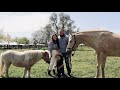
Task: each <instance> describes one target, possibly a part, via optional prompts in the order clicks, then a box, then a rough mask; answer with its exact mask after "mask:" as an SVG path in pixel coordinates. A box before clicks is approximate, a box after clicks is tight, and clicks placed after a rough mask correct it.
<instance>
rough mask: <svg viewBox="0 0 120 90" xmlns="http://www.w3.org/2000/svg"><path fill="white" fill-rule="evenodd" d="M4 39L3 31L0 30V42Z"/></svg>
mask: <svg viewBox="0 0 120 90" xmlns="http://www.w3.org/2000/svg"><path fill="white" fill-rule="evenodd" d="M3 39H4V31H3V30H2V29H1V30H0V42H2V40H3Z"/></svg>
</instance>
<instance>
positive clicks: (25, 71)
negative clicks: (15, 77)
mask: <svg viewBox="0 0 120 90" xmlns="http://www.w3.org/2000/svg"><path fill="white" fill-rule="evenodd" d="M26 73H27V69H26V68H25V69H24V73H23V76H22V78H25V75H26Z"/></svg>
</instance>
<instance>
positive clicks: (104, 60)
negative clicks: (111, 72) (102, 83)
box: [100, 53, 106, 78]
mask: <svg viewBox="0 0 120 90" xmlns="http://www.w3.org/2000/svg"><path fill="white" fill-rule="evenodd" d="M100 59H101V60H100V61H101V70H102V78H105V72H104V69H105V63H106V55H104V54H103V53H101V55H100Z"/></svg>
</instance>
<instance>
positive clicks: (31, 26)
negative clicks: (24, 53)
mask: <svg viewBox="0 0 120 90" xmlns="http://www.w3.org/2000/svg"><path fill="white" fill-rule="evenodd" d="M52 13H53V12H0V30H3V31H4V32H5V33H7V34H10V35H11V36H12V37H24V36H25V37H28V38H30V37H31V34H32V33H33V32H34V31H36V30H38V29H39V28H40V27H44V26H45V25H46V24H48V23H49V17H50V15H51V14H52ZM56 13H60V12H56ZM64 13H66V14H69V15H70V17H71V19H72V20H74V21H75V25H76V26H77V27H78V28H80V31H85V30H92V29H106V30H108V31H112V32H114V33H120V12H64Z"/></svg>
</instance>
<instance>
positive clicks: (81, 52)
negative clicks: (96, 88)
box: [0, 47, 120, 78]
mask: <svg viewBox="0 0 120 90" xmlns="http://www.w3.org/2000/svg"><path fill="white" fill-rule="evenodd" d="M19 51H21V50H19ZM22 51H24V50H22ZM1 52H4V51H3V50H0V53H1ZM47 69H48V64H47V63H45V62H44V61H43V60H41V61H39V62H38V63H36V64H35V65H34V66H33V67H32V69H31V77H32V78H52V77H50V76H48V75H47ZM23 70H24V68H19V67H15V66H12V65H11V67H10V69H9V76H10V77H16V78H19V77H21V76H22V74H23ZM65 72H66V68H65ZM95 74H96V56H95V55H94V51H93V49H91V48H88V47H82V48H78V50H77V51H76V52H75V55H74V56H73V57H72V75H73V76H75V77H78V78H94V77H95ZM105 75H106V78H120V58H119V57H108V58H107V62H106V67H105Z"/></svg>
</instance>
